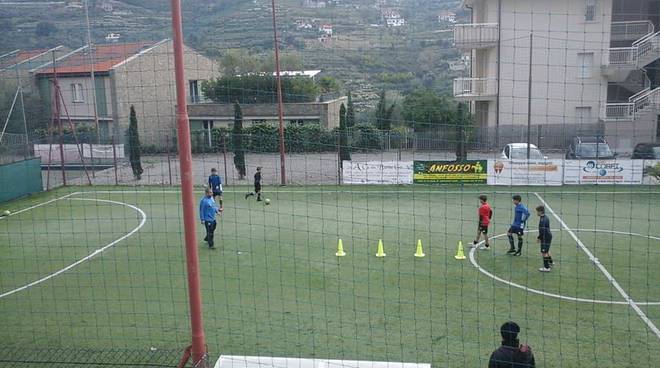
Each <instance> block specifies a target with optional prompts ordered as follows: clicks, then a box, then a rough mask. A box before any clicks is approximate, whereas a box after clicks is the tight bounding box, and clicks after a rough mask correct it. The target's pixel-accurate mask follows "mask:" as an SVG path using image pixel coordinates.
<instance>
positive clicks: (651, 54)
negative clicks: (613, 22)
mask: <svg viewBox="0 0 660 368" xmlns="http://www.w3.org/2000/svg"><path fill="white" fill-rule="evenodd" d="M659 55H660V32H656V33H651V34H648V35H646V36H644V37H642V38H640V39H639V40H637V41H635V42H634V43H633V44H632V46H631V47H612V48H610V50H609V65H615V66H626V67H642V66H644V65H646V64H648V63H650V62H652V61H654V60H656V59H657V58H658V57H659Z"/></svg>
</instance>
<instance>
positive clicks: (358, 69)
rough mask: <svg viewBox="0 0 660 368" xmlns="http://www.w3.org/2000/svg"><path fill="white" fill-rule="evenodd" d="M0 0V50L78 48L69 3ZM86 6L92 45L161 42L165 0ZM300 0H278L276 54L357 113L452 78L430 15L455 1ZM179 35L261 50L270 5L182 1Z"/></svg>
mask: <svg viewBox="0 0 660 368" xmlns="http://www.w3.org/2000/svg"><path fill="white" fill-rule="evenodd" d="M3 3H8V1H0V19H1V20H0V30H3V31H4V32H5V33H9V34H11V35H12V37H3V38H2V40H0V51H8V50H12V49H16V48H37V47H48V46H52V45H57V44H65V45H67V46H70V47H75V46H80V45H81V44H84V43H85V42H86V41H85V37H86V33H85V32H86V24H85V18H84V11H83V9H81V8H79V7H78V6H77V5H76V3H77V2H70V1H69V2H29V3H25V4H22V5H11V6H10V5H3ZM12 3H16V1H13V2H12ZM35 3H41V4H35ZM89 4H90V23H91V32H92V37H93V39H94V42H95V43H104V42H106V41H105V36H106V35H107V34H109V33H119V34H121V39H120V40H121V42H125V41H136V40H157V39H162V38H166V37H170V34H171V24H170V18H169V11H170V10H169V1H168V0H150V1H141V0H122V1H108V0H90V2H89ZM303 4H305V5H308V6H310V5H311V6H315V5H316V4H317V1H316V0H278V2H277V6H278V9H277V13H278V27H279V30H280V35H281V49H282V51H283V52H284V53H295V55H297V56H298V57H300V59H301V62H302V66H303V67H304V68H305V69H321V70H323V71H324V73H326V74H328V75H332V76H334V77H336V78H337V79H338V80H339V81H340V82H342V83H343V85H344V87H345V88H346V89H351V90H353V91H355V94H356V102H357V103H358V107H363V108H366V107H370V106H373V105H374V101H375V98H376V95H377V93H378V91H379V90H381V89H388V90H394V91H400V92H405V91H408V90H411V89H413V88H416V87H421V86H424V87H428V88H432V89H436V90H438V91H440V92H448V91H449V89H450V87H451V83H450V82H451V77H452V76H453V75H451V73H450V72H449V70H448V67H447V61H448V60H453V59H455V58H457V56H458V53H457V51H456V50H455V49H453V48H452V46H451V32H441V31H442V29H443V28H447V27H446V25H442V24H439V23H438V21H437V14H438V12H439V11H440V10H441V9H445V8H450V7H454V8H455V7H456V6H457V2H456V1H432V0H409V1H396V0H394V1H383V0H350V1H348V0H335V1H328V4H326V5H327V6H326V7H324V8H315V7H306V6H303ZM389 9H393V11H395V12H397V13H398V14H400V16H401V17H402V18H405V22H406V23H405V25H403V26H401V27H386V26H385V21H384V18H383V14H384V12H385V11H388V10H389ZM40 23H41V26H39V24H40ZM43 23H46V24H50V25H53V26H54V27H52V28H53V29H52V30H51V31H52V32H50V33H48V34H44V32H43V28H44V27H43ZM323 24H327V25H331V26H332V32H333V34H332V37H331V41H330V42H320V41H319V37H320V34H319V29H318V27H319V26H321V25H323ZM301 25H306V26H303V27H301ZM39 27H41V28H42V30H41V34H39V35H37V33H39V32H40V31H39V29H38V28H39ZM46 29H48V27H46ZM184 33H185V38H186V43H187V44H188V45H190V46H192V47H194V48H196V49H198V50H199V51H201V52H202V53H204V54H206V55H208V56H210V57H213V58H219V57H221V56H222V55H223V52H224V51H225V50H227V49H237V48H241V49H247V50H248V51H249V52H250V53H255V54H259V53H266V52H269V51H271V50H272V47H273V38H272V18H271V3H270V0H249V1H245V0H221V1H217V0H216V1H214V0H195V1H184Z"/></svg>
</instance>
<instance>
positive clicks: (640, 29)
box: [611, 20, 655, 41]
mask: <svg viewBox="0 0 660 368" xmlns="http://www.w3.org/2000/svg"><path fill="white" fill-rule="evenodd" d="M654 31H655V27H654V26H653V23H652V22H651V21H649V20H635V21H625V22H612V33H611V38H612V41H633V40H638V39H640V38H642V37H644V36H646V35H647V34H649V33H654Z"/></svg>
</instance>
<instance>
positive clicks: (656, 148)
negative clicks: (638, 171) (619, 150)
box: [632, 143, 660, 160]
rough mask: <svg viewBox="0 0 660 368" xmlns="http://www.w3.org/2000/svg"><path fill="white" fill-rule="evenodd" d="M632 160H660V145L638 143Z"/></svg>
mask: <svg viewBox="0 0 660 368" xmlns="http://www.w3.org/2000/svg"><path fill="white" fill-rule="evenodd" d="M632 158H633V159H647V160H660V143H640V144H638V145H636V146H635V149H634V150H633V154H632Z"/></svg>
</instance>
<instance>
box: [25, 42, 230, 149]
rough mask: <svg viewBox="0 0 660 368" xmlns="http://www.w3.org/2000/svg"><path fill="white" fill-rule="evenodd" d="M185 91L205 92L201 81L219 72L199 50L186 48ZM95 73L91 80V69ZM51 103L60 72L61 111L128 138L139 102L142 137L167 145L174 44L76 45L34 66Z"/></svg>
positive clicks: (172, 119)
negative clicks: (131, 115)
mask: <svg viewBox="0 0 660 368" xmlns="http://www.w3.org/2000/svg"><path fill="white" fill-rule="evenodd" d="M184 63H185V77H186V79H187V81H188V83H187V85H186V94H187V95H188V97H189V98H188V99H189V101H190V102H196V101H197V99H199V98H200V96H201V82H202V81H204V80H209V79H212V78H215V77H217V76H218V70H217V67H216V64H215V63H214V62H213V61H212V60H210V59H209V58H207V57H205V56H203V55H201V54H199V53H198V52H196V51H195V50H193V49H191V48H188V47H185V49H184ZM92 71H93V73H94V78H93V79H92V76H91V73H92ZM31 72H32V73H33V74H34V76H35V79H34V80H35V82H36V84H37V86H38V88H39V90H40V91H41V95H42V98H43V99H44V100H45V101H46V103H47V104H48V105H49V106H51V107H52V106H54V105H53V103H52V96H53V85H54V84H53V81H54V78H55V75H57V80H58V85H59V88H60V91H61V94H62V100H63V101H62V102H61V103H60V111H61V113H60V116H61V118H62V119H63V120H65V121H66V123H65V124H68V120H67V119H71V121H72V122H73V123H74V124H80V123H83V124H96V120H98V123H99V128H100V133H101V136H102V137H104V138H105V139H109V138H110V137H114V138H115V141H118V142H123V140H124V139H125V132H126V129H127V128H128V123H129V113H130V107H131V105H133V106H135V110H136V115H137V119H138V127H139V132H140V139H141V141H142V143H143V144H146V145H162V144H164V143H165V142H166V140H167V138H168V137H169V138H172V137H174V135H175V123H176V88H175V82H174V53H173V44H172V41H171V40H169V39H165V40H162V41H159V42H135V43H125V44H104V45H95V46H93V49H92V52H91V54H90V52H89V50H88V48H87V46H83V47H81V48H79V49H76V50H73V51H71V52H69V53H67V54H66V55H63V56H61V57H59V58H57V59H56V60H55V62H54V63H53V62H47V63H44V64H43V65H40V66H39V67H36V68H35V69H33V70H32V71H31Z"/></svg>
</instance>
